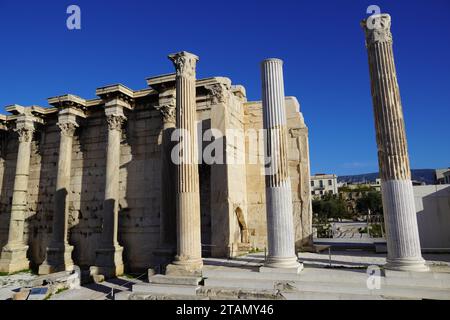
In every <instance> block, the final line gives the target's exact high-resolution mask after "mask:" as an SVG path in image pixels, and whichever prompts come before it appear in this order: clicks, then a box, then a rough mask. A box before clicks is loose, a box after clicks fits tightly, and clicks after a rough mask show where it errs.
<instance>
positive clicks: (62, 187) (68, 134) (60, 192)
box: [53, 123, 76, 244]
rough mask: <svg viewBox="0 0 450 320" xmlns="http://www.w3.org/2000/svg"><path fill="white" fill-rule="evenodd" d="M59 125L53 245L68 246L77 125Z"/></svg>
mask: <svg viewBox="0 0 450 320" xmlns="http://www.w3.org/2000/svg"><path fill="white" fill-rule="evenodd" d="M58 125H59V127H60V129H61V135H60V142H59V158H58V175H57V177H56V197H55V216H54V218H53V243H54V244H68V220H69V201H68V200H69V199H68V197H69V192H70V170H71V164H72V144H73V134H74V132H75V128H76V125H75V124H73V123H58Z"/></svg>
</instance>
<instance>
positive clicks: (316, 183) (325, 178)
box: [311, 173, 338, 197]
mask: <svg viewBox="0 0 450 320" xmlns="http://www.w3.org/2000/svg"><path fill="white" fill-rule="evenodd" d="M337 193H338V183H337V176H336V175H335V174H324V173H319V174H315V175H313V176H311V195H313V196H317V197H321V196H323V195H325V194H337Z"/></svg>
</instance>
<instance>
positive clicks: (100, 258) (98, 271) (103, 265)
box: [89, 245, 124, 278]
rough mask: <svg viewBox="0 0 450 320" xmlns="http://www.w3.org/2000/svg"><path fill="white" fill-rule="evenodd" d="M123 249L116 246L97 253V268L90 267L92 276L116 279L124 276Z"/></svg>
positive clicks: (99, 250)
mask: <svg viewBox="0 0 450 320" xmlns="http://www.w3.org/2000/svg"><path fill="white" fill-rule="evenodd" d="M122 253H123V247H121V246H119V245H116V246H114V247H111V248H102V249H98V250H97V251H96V253H95V254H96V256H95V266H92V267H90V269H89V270H90V275H91V276H99V275H101V276H103V277H104V278H114V277H118V276H121V275H123V273H124V265H123V260H122Z"/></svg>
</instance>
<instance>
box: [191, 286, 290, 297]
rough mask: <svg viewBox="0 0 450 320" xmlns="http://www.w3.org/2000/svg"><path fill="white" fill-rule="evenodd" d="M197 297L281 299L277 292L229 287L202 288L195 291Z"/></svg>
mask: <svg viewBox="0 0 450 320" xmlns="http://www.w3.org/2000/svg"><path fill="white" fill-rule="evenodd" d="M197 295H199V296H206V297H208V298H210V299H226V300H280V299H283V297H282V296H281V295H280V293H279V291H278V290H274V289H272V290H264V289H263V290H261V289H259V290H257V289H242V288H239V289H237V288H229V287H212V286H203V287H201V288H200V289H199V290H198V291H197Z"/></svg>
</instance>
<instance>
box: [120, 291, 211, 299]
mask: <svg viewBox="0 0 450 320" xmlns="http://www.w3.org/2000/svg"><path fill="white" fill-rule="evenodd" d="M125 297H126V299H121V300H191V301H192V300H210V299H209V298H208V297H205V296H193V295H181V294H149V293H139V292H138V293H129V295H127V296H124V298H125ZM116 300H119V299H116Z"/></svg>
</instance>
